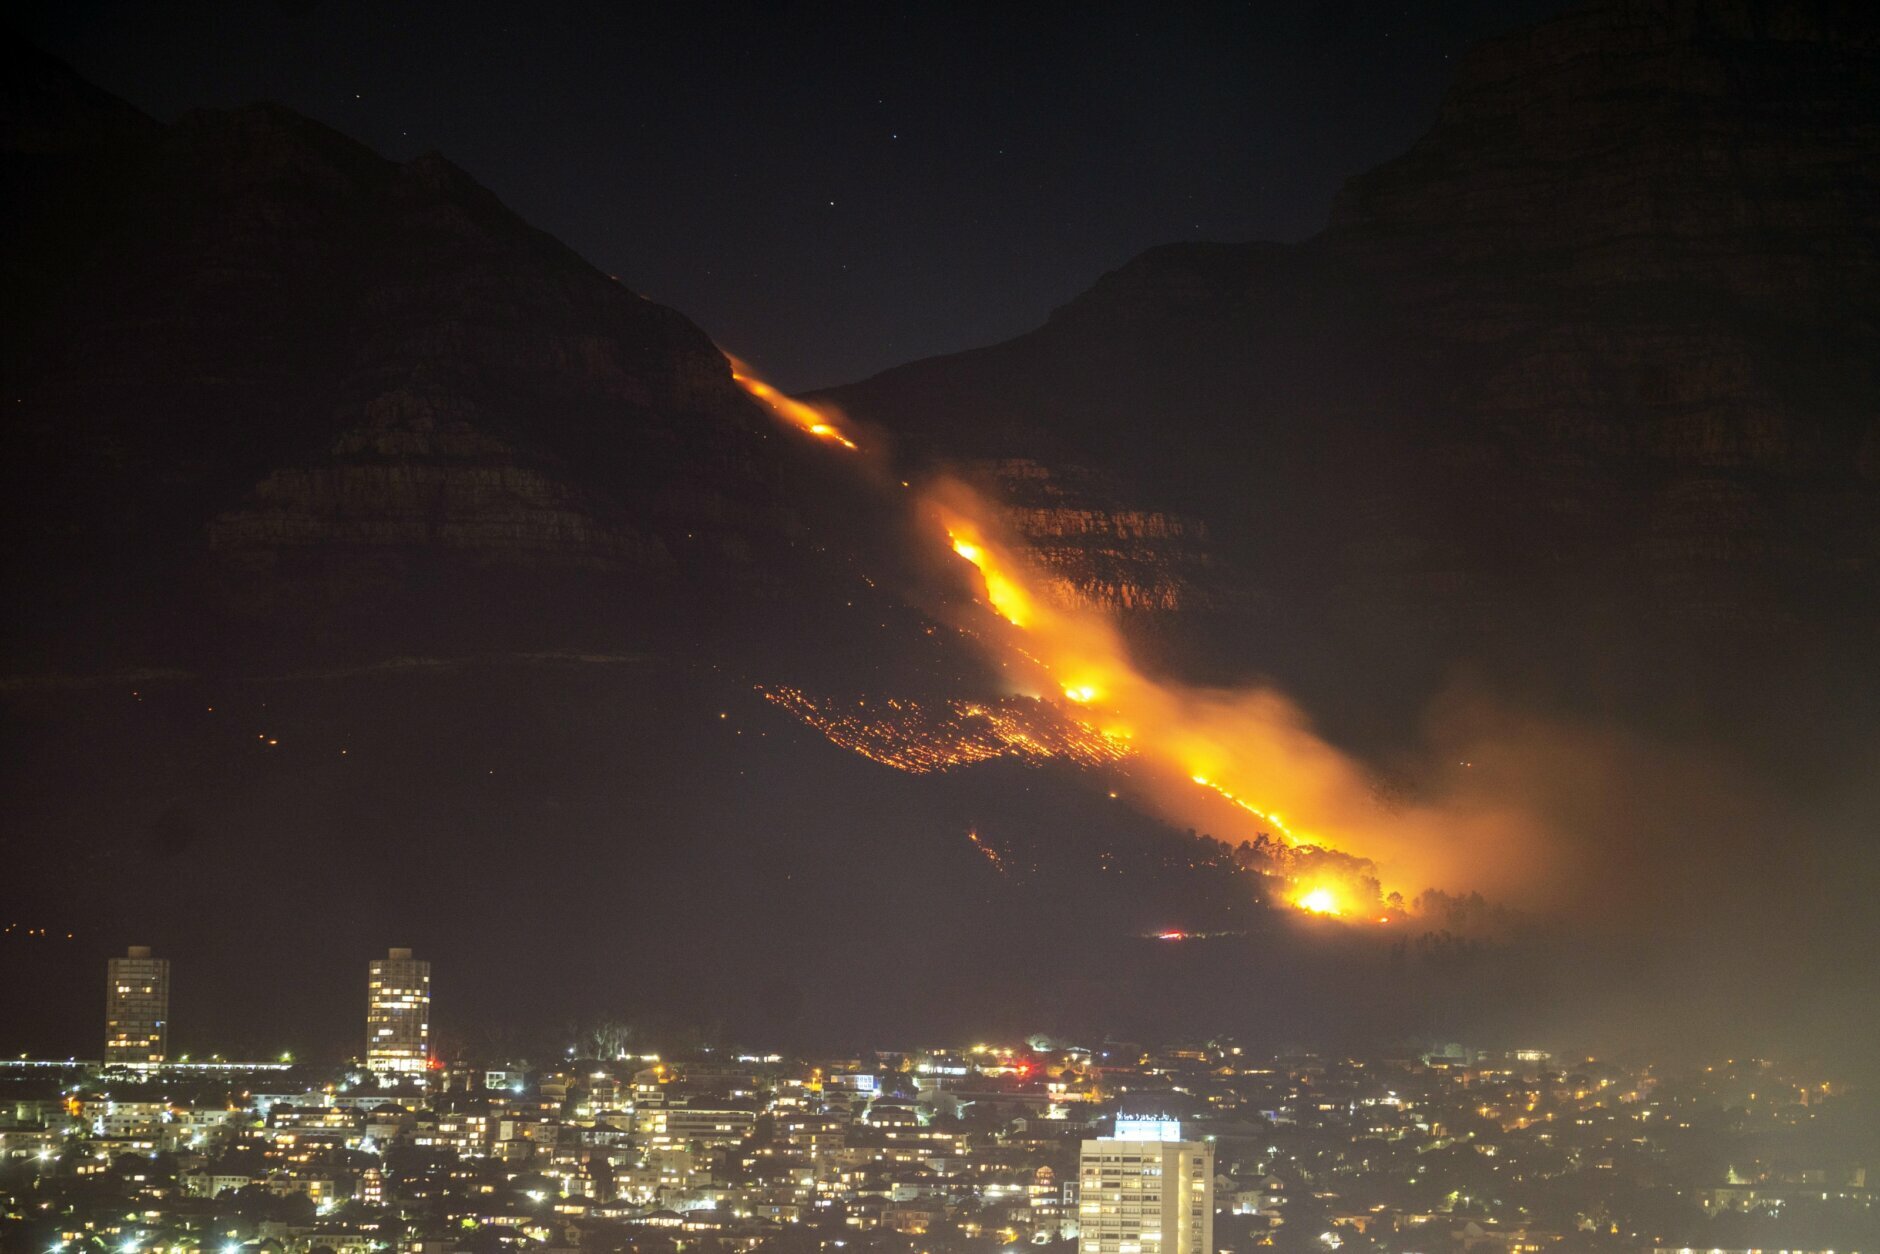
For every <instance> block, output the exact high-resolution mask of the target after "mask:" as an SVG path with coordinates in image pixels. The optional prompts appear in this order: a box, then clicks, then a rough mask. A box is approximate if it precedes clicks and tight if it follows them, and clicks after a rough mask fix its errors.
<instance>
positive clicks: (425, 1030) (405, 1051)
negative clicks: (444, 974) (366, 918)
mask: <svg viewBox="0 0 1880 1254" xmlns="http://www.w3.org/2000/svg"><path fill="white" fill-rule="evenodd" d="M430 1059H431V964H430V963H428V962H420V961H418V960H417V959H416V958H413V957H412V956H411V951H410V950H409V949H394V950H391V951H390V952H388V953H387V954H386V956H385V957H383V958H375V959H373V961H372V965H371V967H370V975H369V986H368V988H367V990H366V1069H367V1070H368V1071H372V1072H375V1073H376V1074H378V1075H379V1076H380V1077H381V1078H384V1079H392V1078H396V1077H398V1076H402V1075H422V1074H424V1071H425V1068H426V1067H428V1066H429V1065H430Z"/></svg>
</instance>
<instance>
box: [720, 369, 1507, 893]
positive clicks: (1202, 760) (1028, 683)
mask: <svg viewBox="0 0 1880 1254" xmlns="http://www.w3.org/2000/svg"><path fill="white" fill-rule="evenodd" d="M730 360H731V362H732V369H733V377H734V378H735V379H736V380H737V382H738V383H739V384H740V385H741V386H743V387H744V388H745V390H746V391H747V392H749V393H750V394H751V395H752V396H753V397H755V398H756V399H757V400H758V401H759V402H760V403H762V404H763V405H764V406H765V407H766V408H768V409H769V410H770V411H771V412H772V413H774V414H776V415H777V416H778V417H779V418H780V419H781V420H783V421H784V422H786V423H788V424H789V425H791V426H793V427H796V428H797V429H799V430H801V431H804V432H805V433H807V434H808V435H810V436H812V437H814V438H816V439H820V440H823V441H825V442H829V443H833V444H837V445H840V446H841V447H842V448H844V449H847V450H849V451H852V452H853V451H859V446H858V445H857V443H856V442H855V440H853V439H852V438H851V437H850V436H849V435H848V434H846V433H845V432H844V431H843V429H842V424H841V420H840V419H839V418H838V417H837V416H836V415H833V414H830V413H827V412H825V411H823V410H821V409H818V408H817V407H815V406H813V405H810V404H807V403H805V402H802V401H798V400H795V399H794V398H791V397H786V396H783V395H782V394H781V393H779V392H778V391H777V390H776V389H775V388H774V387H771V386H770V385H769V384H767V383H765V382H763V381H762V380H761V379H759V378H757V377H756V376H755V375H753V374H752V372H751V370H750V368H749V367H748V366H746V365H745V364H744V363H742V362H740V361H738V360H737V359H736V358H731V359H730ZM917 508H918V510H919V511H920V512H921V513H922V515H924V517H925V518H926V519H927V520H929V521H930V522H931V524H932V526H933V527H934V529H935V533H936V542H939V541H940V539H941V538H942V537H944V542H945V544H946V545H947V546H948V547H950V549H951V550H952V552H953V554H955V555H956V556H957V557H958V558H959V559H960V560H962V561H964V562H966V563H968V564H969V565H970V566H971V567H972V568H973V570H974V572H975V573H976V576H977V579H978V582H979V584H980V585H981V587H982V588H983V594H982V597H983V609H985V610H988V611H990V613H991V615H992V616H994V620H993V621H991V622H987V621H984V620H983V619H981V620H980V621H976V622H960V623H957V624H956V626H959V627H961V628H962V629H963V630H965V631H966V632H967V634H968V635H970V636H971V637H972V638H974V639H976V640H978V641H980V642H981V643H982V645H983V646H984V647H986V648H987V650H988V651H989V653H990V654H991V655H992V660H993V661H994V662H996V663H997V664H998V666H999V668H1000V671H1001V673H1002V674H1003V675H1004V676H1006V677H1007V679H1008V682H1009V684H1010V686H1011V689H1012V691H1013V693H1014V694H1015V695H1017V696H1020V697H1023V698H1027V699H1030V700H1033V701H1038V702H1043V703H1046V704H1047V705H1049V706H1050V707H1051V708H1052V709H1053V710H1054V711H1055V713H1056V715H1057V716H1058V717H1059V718H1060V719H1061V720H1063V721H1065V722H1068V723H1069V724H1071V725H1073V726H1075V727H1076V728H1078V729H1080V730H1081V731H1082V732H1083V733H1086V734H1087V735H1088V736H1089V737H1091V743H1100V744H1104V745H1114V746H1118V747H1119V756H1121V757H1124V758H1126V759H1127V760H1128V761H1129V762H1130V764H1131V765H1132V767H1136V768H1140V775H1141V778H1142V779H1143V781H1144V782H1145V784H1146V791H1147V793H1148V796H1149V800H1151V801H1152V802H1153V804H1155V805H1156V806H1157V808H1159V809H1161V810H1163V811H1164V812H1166V813H1167V814H1168V815H1169V817H1171V818H1179V819H1181V820H1183V821H1186V822H1190V823H1193V824H1195V825H1197V826H1199V825H1201V824H1204V823H1205V824H1210V825H1214V826H1220V825H1222V824H1223V823H1225V824H1227V825H1228V826H1230V827H1231V826H1232V817H1231V814H1232V813H1238V814H1239V815H1241V816H1242V818H1243V821H1245V820H1248V819H1250V820H1251V823H1252V826H1254V827H1255V828H1256V829H1257V830H1258V832H1260V833H1264V834H1266V835H1267V836H1268V837H1270V838H1271V839H1274V840H1277V841H1278V842H1280V843H1281V844H1282V845H1283V846H1285V847H1287V848H1288V849H1289V850H1290V851H1292V853H1293V855H1295V856H1294V857H1292V858H1291V859H1289V861H1290V862H1291V865H1292V868H1293V869H1294V870H1296V873H1292V872H1290V871H1289V872H1282V873H1281V874H1280V875H1279V877H1278V878H1281V879H1283V880H1284V882H1285V887H1284V889H1283V892H1282V895H1283V896H1284V897H1285V899H1286V900H1287V901H1288V902H1290V903H1291V904H1292V905H1293V906H1295V907H1297V908H1298V909H1299V910H1301V911H1302V912H1304V913H1307V914H1312V915H1318V916H1325V917H1334V918H1341V919H1346V920H1351V921H1364V922H1379V923H1383V922H1388V921H1391V920H1392V918H1393V916H1396V917H1401V912H1402V911H1403V909H1404V906H1403V902H1404V900H1405V898H1406V897H1407V896H1409V895H1410V894H1409V893H1398V892H1392V891H1389V890H1388V887H1387V886H1386V885H1385V884H1384V883H1383V882H1382V879H1383V876H1384V875H1389V876H1390V877H1391V878H1392V879H1397V880H1404V881H1411V882H1413V880H1412V877H1415V878H1423V879H1424V882H1425V883H1429V882H1431V881H1432V880H1433V879H1435V878H1437V877H1441V876H1445V875H1452V874H1456V873H1459V872H1462V871H1464V870H1465V869H1466V867H1467V865H1468V862H1467V858H1468V857H1469V856H1479V855H1464V854H1462V853H1460V852H1459V851H1460V850H1465V849H1471V848H1472V849H1476V850H1481V849H1486V848H1500V847H1502V845H1503V844H1504V843H1505V842H1509V841H1518V840H1520V839H1525V838H1527V837H1529V836H1531V835H1532V833H1531V832H1528V831H1526V830H1525V829H1526V827H1527V823H1526V820H1525V818H1524V816H1523V815H1521V814H1520V813H1518V812H1517V811H1514V810H1512V809H1506V808H1499V807H1495V806H1491V805H1481V804H1476V805H1457V804H1451V805H1447V806H1421V807H1418V806H1409V807H1404V806H1398V807H1386V806H1385V805H1384V804H1382V803H1380V802H1379V801H1378V799H1377V791H1376V789H1375V788H1374V787H1373V786H1372V783H1371V781H1370V779H1369V778H1368V776H1367V774H1366V772H1365V771H1364V770H1363V769H1362V768H1361V767H1360V766H1359V765H1358V764H1357V763H1355V762H1354V761H1352V760H1351V759H1350V758H1348V757H1346V756H1345V755H1344V754H1343V753H1341V752H1340V751H1338V750H1337V749H1335V748H1333V747H1332V746H1330V745H1328V744H1327V743H1325V742H1324V741H1323V740H1321V739H1320V738H1319V737H1318V736H1317V735H1315V734H1314V733H1313V732H1312V730H1311V729H1310V727H1309V725H1308V722H1307V720H1306V719H1305V717H1304V716H1303V714H1302V713H1301V712H1300V711H1299V710H1298V709H1297V708H1296V707H1295V706H1294V705H1293V704H1292V703H1291V702H1290V701H1289V700H1288V699H1286V698H1285V697H1284V696H1282V695H1281V694H1279V693H1277V692H1274V691H1272V690H1270V689H1264V688H1262V689H1251V690H1221V689H1206V688H1192V687H1188V686H1185V685H1180V684H1177V683H1173V682H1169V681H1165V680H1156V679H1152V678H1150V677H1148V676H1146V675H1144V674H1143V673H1142V672H1141V670H1140V669H1138V668H1137V667H1136V665H1135V664H1134V662H1133V660H1132V659H1131V657H1130V655H1129V650H1128V647H1127V645H1126V643H1125V642H1124V640H1123V638H1122V636H1121V634H1120V632H1119V631H1118V630H1117V628H1116V625H1115V624H1114V623H1112V622H1111V621H1109V619H1108V618H1107V617H1106V616H1104V615H1103V614H1101V613H1099V612H1097V611H1094V610H1090V609H1085V608H1077V607H1069V606H1064V605H1060V604H1058V603H1056V602H1055V601H1054V600H1053V599H1052V598H1051V597H1050V596H1049V595H1048V594H1047V592H1046V591H1045V590H1046V589H1048V588H1049V586H1050V585H1049V581H1048V580H1047V579H1045V578H1044V577H1043V575H1042V574H1041V573H1040V570H1039V567H1038V564H1037V562H1035V561H1034V560H1033V559H1032V558H1031V556H1030V554H1029V553H1028V552H1026V550H1025V549H1024V547H1023V545H1022V543H1021V542H1017V541H1014V540H1013V539H1012V538H1010V536H1009V534H1008V533H1007V532H1006V531H1005V529H1004V528H1003V527H1002V526H1001V524H1000V521H999V519H1000V515H999V511H998V510H997V509H996V508H995V507H994V506H993V505H992V504H991V503H990V502H989V501H987V500H986V498H985V497H983V496H982V495H981V494H980V493H978V492H977V491H975V490H974V489H972V488H971V487H969V486H967V485H966V484H963V483H961V482H959V481H957V480H953V479H946V478H942V479H938V480H935V481H934V482H932V483H930V484H927V485H924V486H923V489H922V491H921V493H920V497H919V502H918V505H917ZM771 699H772V700H779V698H778V697H777V696H774V695H773V696H772V697H771ZM780 703H781V704H784V705H785V706H786V707H787V708H792V712H793V713H796V714H797V715H798V717H801V718H803V719H804V720H805V721H806V722H809V723H810V725H812V726H815V727H818V729H819V730H823V731H824V734H826V735H831V738H832V739H835V740H836V742H837V743H839V744H847V745H848V746H849V747H850V748H852V749H854V751H856V752H863V753H864V756H869V757H871V758H873V759H874V760H877V761H883V762H884V763H885V764H887V765H891V766H895V767H897V769H909V768H908V767H907V766H904V765H902V762H901V760H900V759H903V758H906V756H907V754H906V753H905V751H899V750H897V751H889V750H885V749H881V748H879V747H878V746H875V745H874V743H873V742H874V740H878V739H879V740H883V742H884V743H885V739H884V738H885V737H886V736H887V735H888V733H886V732H884V731H881V730H880V728H863V729H860V730H858V729H857V728H853V727H849V726H848V724H849V723H850V722H854V721H855V720H853V719H848V720H845V721H844V722H842V723H841V724H840V726H842V727H843V728H846V729H847V730H846V731H845V733H844V734H842V735H835V734H834V733H833V732H832V731H831V728H834V727H836V726H837V724H836V723H835V722H833V721H832V720H830V719H828V718H824V717H822V716H820V715H819V714H818V713H817V711H816V708H815V703H814V702H812V701H810V700H809V699H808V698H806V697H804V696H802V694H793V695H792V697H791V698H790V700H787V701H781V702H780ZM882 726H887V724H886V723H883V724H882ZM850 733H852V734H850ZM864 744H867V745H869V746H870V749H869V750H865V749H863V748H860V747H857V746H859V745H864ZM871 750H872V751H871ZM1002 751H1005V752H1015V753H1016V752H1021V751H1022V752H1023V753H1024V754H1027V755H1030V756H1032V757H1034V758H1036V757H1037V756H1040V755H1041V754H1042V755H1043V756H1059V755H1058V754H1056V753H1053V752H1052V751H1051V750H1050V749H1049V748H1046V747H1044V746H1043V745H1042V744H1041V743H1039V742H1038V741H1036V740H1034V739H1033V738H1032V737H1029V736H1027V737H1025V738H1024V741H1023V743H1019V742H1008V743H1007V744H1006V745H1004V746H1002V747H1001V748H998V749H992V750H990V752H987V751H986V750H985V749H984V748H983V747H975V748H974V750H973V751H972V752H959V753H955V752H952V751H951V750H941V751H937V752H936V753H935V754H933V755H931V756H932V757H933V758H934V760H935V761H936V762H937V763H940V765H939V767H938V769H948V767H950V766H952V765H958V764H964V763H966V762H969V761H973V760H980V759H982V758H984V757H986V756H997V755H998V754H999V753H1000V752H1002ZM1062 756H1068V757H1072V758H1076V757H1078V756H1079V755H1078V754H1076V753H1067V754H1064V755H1062ZM923 760H924V759H923ZM1251 797H1259V798H1261V801H1260V802H1259V803H1258V804H1256V803H1255V802H1254V801H1252V800H1249V798H1251ZM1204 798H1213V799H1214V800H1213V802H1212V803H1211V804H1210V803H1206V802H1205V801H1204ZM1222 803H1224V804H1225V805H1226V806H1227V807H1228V808H1229V811H1230V813H1229V814H1223V813H1222V812H1221V811H1220V810H1219V808H1218V807H1219V806H1220V805H1221V804H1222ZM1281 806H1283V807H1284V813H1283V814H1282V813H1281V812H1280V809H1281ZM1308 824H1309V825H1310V826H1307V825H1308ZM1333 831H1335V832H1339V833H1341V834H1343V833H1352V834H1356V835H1357V836H1358V838H1359V839H1361V840H1363V841H1365V842H1366V843H1367V845H1370V846H1371V847H1372V848H1373V849H1374V850H1376V851H1378V853H1377V854H1374V856H1375V857H1376V860H1375V861H1374V860H1373V857H1367V856H1362V855H1359V854H1356V853H1354V852H1350V851H1348V850H1347V849H1345V848H1344V847H1343V845H1344V841H1345V837H1344V836H1343V835H1341V836H1340V837H1339V838H1338V839H1337V840H1333V839H1331V838H1328V837H1327V836H1326V835H1324V834H1323V833H1326V832H1333ZM1437 850H1447V851H1448V852H1449V857H1448V858H1445V857H1443V856H1442V855H1441V854H1440V853H1437V854H1434V855H1432V851H1437ZM1458 859H1460V861H1458ZM1424 877H1428V878H1424ZM1406 886H1407V885H1406Z"/></svg>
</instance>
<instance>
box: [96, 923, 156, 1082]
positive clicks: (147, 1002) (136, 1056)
mask: <svg viewBox="0 0 1880 1254" xmlns="http://www.w3.org/2000/svg"><path fill="white" fill-rule="evenodd" d="M169 1040H170V960H169V959H168V958H152V957H151V956H150V947H149V946H148V945H132V946H131V947H130V949H129V950H128V951H126V953H125V955H124V957H122V958H113V959H111V961H110V962H109V964H107V966H106V970H105V985H104V1060H105V1064H106V1065H107V1066H109V1065H112V1064H116V1065H118V1066H137V1067H141V1066H148V1065H150V1064H152V1063H159V1062H162V1061H163V1054H164V1049H165V1047H166V1046H167V1045H168V1044H169Z"/></svg>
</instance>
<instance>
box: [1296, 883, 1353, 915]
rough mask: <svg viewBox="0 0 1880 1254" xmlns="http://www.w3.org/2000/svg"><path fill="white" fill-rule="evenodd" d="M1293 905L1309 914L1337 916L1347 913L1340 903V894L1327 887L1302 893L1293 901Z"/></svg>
mask: <svg viewBox="0 0 1880 1254" xmlns="http://www.w3.org/2000/svg"><path fill="white" fill-rule="evenodd" d="M1293 904H1294V905H1295V906H1298V907H1299V908H1300V909H1301V910H1304V911H1306V912H1307V913H1308V914H1333V915H1337V914H1343V913H1344V912H1345V907H1344V906H1343V905H1341V904H1340V903H1339V900H1338V894H1337V893H1335V892H1333V891H1332V890H1331V889H1329V888H1325V887H1319V888H1314V889H1310V890H1308V891H1307V892H1304V893H1301V894H1300V895H1299V896H1298V897H1296V898H1294V899H1293Z"/></svg>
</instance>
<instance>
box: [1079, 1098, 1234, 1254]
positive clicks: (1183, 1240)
mask: <svg viewBox="0 0 1880 1254" xmlns="http://www.w3.org/2000/svg"><path fill="white" fill-rule="evenodd" d="M1077 1226H1078V1236H1077V1254H1214V1147H1213V1146H1212V1145H1209V1144H1207V1143H1206V1142H1203V1141H1184V1140H1182V1130H1181V1124H1180V1122H1178V1121H1177V1120H1174V1119H1166V1118H1160V1117H1156V1118H1146V1119H1144V1118H1131V1117H1127V1116H1122V1115H1119V1116H1117V1119H1116V1135H1115V1136H1109V1137H1100V1138H1098V1139H1097V1140H1094V1141H1085V1142H1084V1148H1083V1153H1082V1155H1081V1156H1080V1162H1079V1170H1078V1198H1077Z"/></svg>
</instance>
